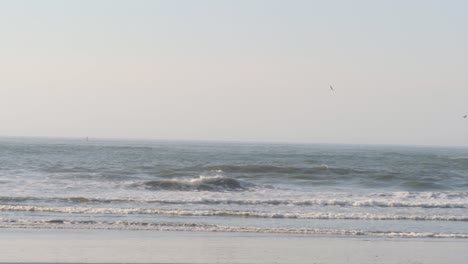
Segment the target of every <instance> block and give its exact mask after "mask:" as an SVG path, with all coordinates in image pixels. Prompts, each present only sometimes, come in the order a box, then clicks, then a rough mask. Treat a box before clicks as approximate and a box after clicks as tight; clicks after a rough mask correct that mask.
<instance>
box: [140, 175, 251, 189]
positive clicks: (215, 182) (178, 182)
mask: <svg viewBox="0 0 468 264" xmlns="http://www.w3.org/2000/svg"><path fill="white" fill-rule="evenodd" d="M133 186H137V187H141V186H143V187H144V188H146V189H152V190H166V191H211V192H222V191H244V190H247V189H249V188H251V187H254V185H253V184H249V183H246V182H243V181H239V180H236V179H233V178H229V177H223V176H200V177H199V178H194V179H171V180H151V181H143V182H139V183H134V184H133Z"/></svg>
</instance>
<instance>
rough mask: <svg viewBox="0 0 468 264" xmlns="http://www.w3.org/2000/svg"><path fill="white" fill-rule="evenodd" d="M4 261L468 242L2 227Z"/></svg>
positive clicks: (334, 253) (238, 257)
mask: <svg viewBox="0 0 468 264" xmlns="http://www.w3.org/2000/svg"><path fill="white" fill-rule="evenodd" d="M0 248H1V249H2V250H1V251H2V254H1V255H0V262H3V263H5V262H17V263H18V262H23V263H24V262H41V263H52V262H53V263H59V262H62V263H65V262H67V263H361V264H362V263H434V264H435V263H452V264H456V263H460V264H461V263H465V261H466V259H467V258H468V253H467V251H466V249H467V248H468V242H467V241H466V240H456V239H455V240H447V239H427V238H425V239H414V238H413V239H402V238H399V239H395V238H388V239H385V238H379V239H375V238H368V237H362V238H355V237H352V238H350V237H337V236H334V237H331V236H302V235H274V234H241V233H208V232H148V231H106V230H30V229H2V230H0Z"/></svg>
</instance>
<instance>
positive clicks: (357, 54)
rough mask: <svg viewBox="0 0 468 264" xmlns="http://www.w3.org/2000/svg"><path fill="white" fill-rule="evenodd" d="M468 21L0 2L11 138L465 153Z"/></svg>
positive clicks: (276, 7) (377, 10)
mask: <svg viewBox="0 0 468 264" xmlns="http://www.w3.org/2000/svg"><path fill="white" fill-rule="evenodd" d="M466 10H468V1H462V0H460V1H456V0H448V1H442V0H440V1H434V0H427V1H423V0H413V1H407V0H404V1H399V0H392V1H390V0H388V1H386V0H382V1H373V0H356V1H345V0H343V1H334V0H332V1H294V0H292V1H289V0H288V1H286V0H284V1H276V0H264V1H256V0H236V1H229V0H225V1H223V0H211V1H208V0H199V1H188V0H187V1H182V0H173V1H169V0H168V1H138V0H132V1H130V0H129V1H118V0H116V1H110V0H109V1H105V0H101V1H94V0H90V1H86V0H81V1H60V0H56V1H51V0H44V1H23V0H15V1H13V0H11V1H7V0H0V136H20V137H25V136H26V137H29V136H31V137H86V136H89V137H90V138H127V139H132V138H135V139H163V140H216V141H258V142H263V141H267V142H307V143H347V144H403V145H408V144H409V145H454V146H468V119H464V118H462V116H463V115H465V114H468V27H467V26H466V25H468V16H466ZM329 85H333V87H334V89H335V91H334V92H332V91H331V90H330V89H329Z"/></svg>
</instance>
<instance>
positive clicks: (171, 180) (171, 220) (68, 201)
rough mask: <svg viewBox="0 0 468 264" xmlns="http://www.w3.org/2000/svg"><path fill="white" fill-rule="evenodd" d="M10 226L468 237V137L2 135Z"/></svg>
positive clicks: (3, 206) (0, 178)
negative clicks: (436, 142) (414, 140)
mask: <svg viewBox="0 0 468 264" xmlns="http://www.w3.org/2000/svg"><path fill="white" fill-rule="evenodd" d="M0 228H26V229H110V230H154V231H188V232H190V231H197V232H199V231H202V232H247V233H272V234H304V235H311V236H312V235H333V236H351V237H353V236H360V237H363V236H369V237H385V238H388V237H392V238H393V237H398V238H408V239H410V238H454V239H468V148H448V147H407V146H367V145H365V146H364V145H314V144H267V143H225V142H188V141H187V142H183V141H179V142H176V141H137V140H135V141H131V140H100V139H90V140H89V141H86V140H85V139H45V138H0Z"/></svg>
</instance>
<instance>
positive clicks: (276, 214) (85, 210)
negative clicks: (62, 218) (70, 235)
mask: <svg viewBox="0 0 468 264" xmlns="http://www.w3.org/2000/svg"><path fill="white" fill-rule="evenodd" d="M0 211H7V212H8V211H9V212H46V213H65V214H116V215H122V214H154V215H174V216H222V217H251V218H298V219H354V220H418V221H422V220H426V221H468V215H432V214H428V215H421V214H407V215H405V214H385V213H362V212H353V213H340V212H290V211H273V212H272V211H240V210H191V209H144V208H94V207H46V206H30V205H0Z"/></svg>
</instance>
